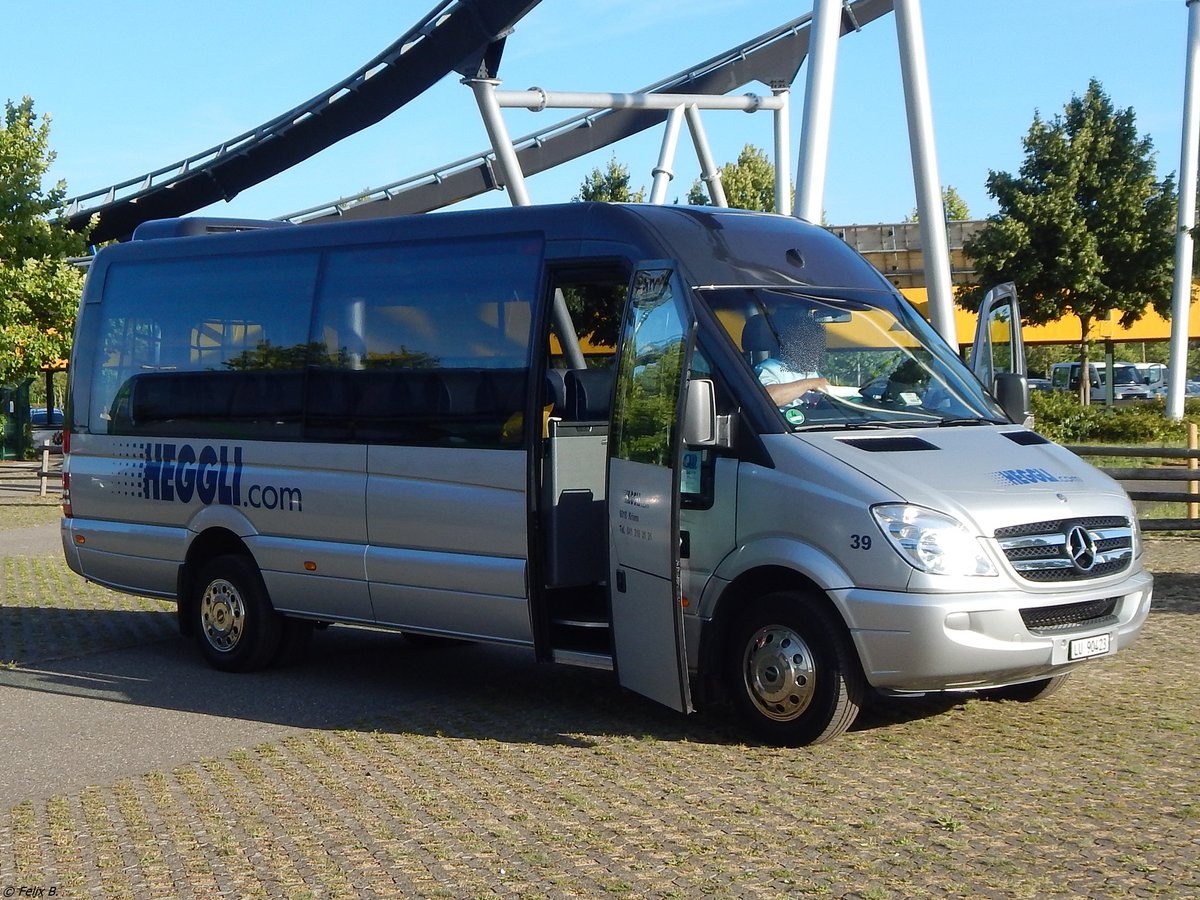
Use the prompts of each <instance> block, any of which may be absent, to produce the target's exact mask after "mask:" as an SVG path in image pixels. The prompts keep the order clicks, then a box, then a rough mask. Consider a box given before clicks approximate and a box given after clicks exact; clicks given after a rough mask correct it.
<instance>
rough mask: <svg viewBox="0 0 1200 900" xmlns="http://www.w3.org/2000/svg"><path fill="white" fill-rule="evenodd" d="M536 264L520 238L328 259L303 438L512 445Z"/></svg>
mask: <svg viewBox="0 0 1200 900" xmlns="http://www.w3.org/2000/svg"><path fill="white" fill-rule="evenodd" d="M541 258H542V242H541V240H540V238H536V237H523V236H517V237H511V238H501V239H495V240H493V239H489V240H486V241H480V240H469V239H464V240H462V241H455V242H445V241H441V242H437V243H432V242H431V243H423V244H406V245H398V246H385V247H369V248H363V249H353V250H337V251H333V252H331V253H329V255H328V257H327V259H326V263H325V269H324V272H323V275H322V283H321V284H322V286H321V291H320V297H319V302H318V309H317V315H316V318H315V320H314V330H313V333H312V336H311V340H310V343H311V345H312V346H314V347H319V348H322V352H321V355H320V359H319V367H318V368H317V369H314V370H313V371H311V372H310V379H311V382H310V393H309V404H308V435H309V436H310V437H312V438H314V439H323V440H355V441H369V442H378V443H394V444H432V445H453V446H475V447H499V446H505V445H510V444H517V443H519V442H520V441H521V438H522V427H523V412H524V408H525V395H526V385H527V379H528V369H529V355H530V331H531V327H532V324H533V314H532V310H533V302H534V298H535V297H536V295H537V289H538V279H539V275H540V272H541Z"/></svg>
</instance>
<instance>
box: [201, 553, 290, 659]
mask: <svg viewBox="0 0 1200 900" xmlns="http://www.w3.org/2000/svg"><path fill="white" fill-rule="evenodd" d="M192 610H193V615H194V616H195V617H196V618H195V624H196V632H197V634H198V636H199V639H200V651H201V652H202V653H203V654H204V658H205V659H206V660H208V663H209V665H211V666H212V667H213V668H215V669H220V670H222V671H225V672H250V671H253V670H255V669H261V668H263V667H264V666H267V665H268V664H270V662H271V661H272V659H273V658H274V657H275V653H276V651H277V650H278V649H279V645H280V641H281V639H282V637H283V617H282V616H281V615H279V613H277V612H275V609H274V608H273V607H272V606H271V600H270V598H269V597H268V596H267V588H266V585H264V584H263V581H262V576H261V575H260V574H259V571H258V569H257V567H256V566H255V565H254V562H253V561H252V560H251V559H249V558H248V557H246V556H241V555H235V554H230V555H227V556H218V557H216V558H215V559H212V560H210V561H209V562H208V563H206V564H205V565H204V567H203V568H202V569H201V570H200V572H199V576H198V577H197V579H196V595H195V602H194V603H193V604H192Z"/></svg>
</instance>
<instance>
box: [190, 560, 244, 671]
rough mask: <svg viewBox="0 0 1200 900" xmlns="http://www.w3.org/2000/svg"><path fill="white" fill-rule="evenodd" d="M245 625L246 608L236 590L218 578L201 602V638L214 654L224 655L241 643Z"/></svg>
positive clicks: (206, 591)
mask: <svg viewBox="0 0 1200 900" xmlns="http://www.w3.org/2000/svg"><path fill="white" fill-rule="evenodd" d="M245 621H246V604H245V603H244V602H243V601H242V595H241V594H239V593H238V590H237V588H236V587H234V586H233V585H232V584H230V583H229V582H228V581H225V580H224V579H223V578H218V579H217V580H216V581H213V582H212V583H211V584H209V586H208V587H207V588H206V589H205V591H204V596H202V597H201V598H200V624H201V627H202V628H203V629H204V637H205V638H206V639H207V640H208V643H209V644H211V645H212V647H213V648H214V649H216V650H220V651H221V652H223V653H226V652H228V651H230V650H232V649H233V648H234V647H236V646H237V645H238V641H240V640H241V639H242V634H243V632H244V629H245Z"/></svg>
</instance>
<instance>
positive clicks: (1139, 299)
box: [960, 79, 1175, 402]
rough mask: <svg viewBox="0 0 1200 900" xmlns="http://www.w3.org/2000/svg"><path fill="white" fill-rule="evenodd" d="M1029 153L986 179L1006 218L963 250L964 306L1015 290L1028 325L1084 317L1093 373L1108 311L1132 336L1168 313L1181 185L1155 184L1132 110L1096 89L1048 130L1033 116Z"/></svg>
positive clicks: (1084, 343)
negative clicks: (1013, 169)
mask: <svg viewBox="0 0 1200 900" xmlns="http://www.w3.org/2000/svg"><path fill="white" fill-rule="evenodd" d="M1023 145H1024V148H1025V160H1024V162H1023V163H1022V164H1021V169H1020V173H1019V174H1018V175H1015V176H1014V175H1010V174H1008V173H1007V172H994V171H993V172H990V173H989V175H988V180H987V190H988V194H989V195H990V196H992V197H993V198H995V200H996V201H997V203H998V206H999V210H1000V211H999V213H998V214H997V215H995V216H992V217H991V218H990V219H989V220H988V224H987V226H986V227H985V228H984V229H983V231H981V232H980V233H979V235H978V236H976V238H975V239H973V240H970V241H967V243H966V247H965V250H966V253H967V255H968V256H970V257H971V258H972V259H973V260H974V262H975V269H976V272H977V273H978V276H979V284H980V286H979V288H977V289H976V290H974V291H971V292H969V293H967V294H965V295H964V296H963V298H961V301H960V302H962V303H963V305H964V306H966V307H967V308H968V309H978V307H979V302H980V300H981V299H982V296H983V290H984V289H985V287H986V286H988V285H992V284H995V283H997V282H1001V281H1012V282H1015V283H1016V286H1017V290H1018V293H1019V295H1020V297H1021V310H1022V315H1023V318H1024V320H1025V321H1026V322H1029V323H1031V324H1037V325H1040V324H1044V323H1046V322H1051V321H1054V320H1056V319H1058V318H1061V317H1062V316H1063V315H1066V314H1068V313H1070V314H1074V315H1075V316H1077V317H1078V318H1079V325H1080V339H1079V354H1078V358H1079V360H1080V361H1081V362H1083V363H1086V362H1087V361H1088V357H1089V347H1088V332H1089V330H1090V329H1091V326H1092V323H1093V322H1095V321H1097V320H1099V319H1102V318H1104V317H1106V316H1108V315H1109V311H1110V310H1115V311H1116V312H1117V313H1119V315H1120V321H1121V324H1122V325H1126V326H1127V325H1130V324H1132V323H1133V322H1136V321H1137V320H1138V319H1139V318H1141V316H1142V314H1143V313H1144V312H1145V310H1146V307H1147V306H1153V307H1154V308H1155V309H1156V310H1157V311H1158V312H1159V313H1160V314H1161V315H1164V316H1169V315H1170V310H1169V307H1170V299H1171V278H1172V268H1173V250H1174V234H1173V231H1174V228H1173V225H1174V218H1175V188H1174V179H1173V177H1170V176H1169V177H1168V178H1167V179H1166V180H1165V181H1161V182H1160V181H1157V180H1156V178H1155V171H1154V152H1153V144H1152V142H1151V140H1150V139H1149V138H1148V137H1139V136H1138V133H1137V129H1136V127H1135V120H1134V113H1133V109H1132V108H1130V109H1125V110H1115V109H1114V108H1113V104H1112V101H1111V100H1109V98H1108V96H1107V95H1106V94H1105V93H1104V91H1103V89H1102V88H1101V86H1100V84H1099V82H1097V81H1096V80H1095V79H1092V81H1090V82H1089V84H1088V88H1087V91H1086V92H1085V93H1084V95H1083V96H1082V97H1077V96H1073V97H1072V98H1071V100H1070V102H1069V103H1067V104H1066V106H1065V107H1064V110H1063V113H1062V114H1061V115H1058V116H1055V117H1054V119H1053V120H1051V121H1049V122H1047V121H1044V120H1043V119H1042V118H1041V116H1040V115H1038V114H1035V115H1034V120H1033V124H1032V125H1031V126H1030V129H1029V133H1028V134H1027V135H1026V136H1025V138H1024V140H1023ZM1081 380H1082V381H1084V384H1085V385H1086V379H1081ZM1080 395H1081V400H1082V402H1087V400H1086V398H1087V391H1086V388H1081V390H1080Z"/></svg>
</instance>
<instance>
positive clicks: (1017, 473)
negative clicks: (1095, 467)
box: [991, 469, 1083, 484]
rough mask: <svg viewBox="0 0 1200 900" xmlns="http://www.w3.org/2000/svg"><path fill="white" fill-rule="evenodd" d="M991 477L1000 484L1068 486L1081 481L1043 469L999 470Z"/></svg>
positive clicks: (1071, 476) (1077, 477) (1074, 477)
mask: <svg viewBox="0 0 1200 900" xmlns="http://www.w3.org/2000/svg"><path fill="white" fill-rule="evenodd" d="M991 477H992V478H993V479H994V480H996V481H998V482H999V483H1000V484H1070V483H1072V482H1076V481H1082V480H1083V479H1082V478H1080V477H1079V476H1078V475H1053V474H1051V473H1050V472H1047V471H1046V470H1045V469H1001V470H1000V471H999V472H992V473H991Z"/></svg>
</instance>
